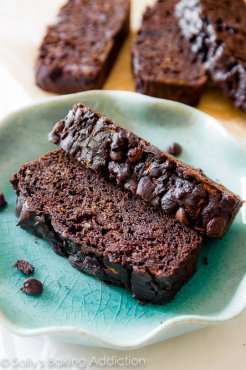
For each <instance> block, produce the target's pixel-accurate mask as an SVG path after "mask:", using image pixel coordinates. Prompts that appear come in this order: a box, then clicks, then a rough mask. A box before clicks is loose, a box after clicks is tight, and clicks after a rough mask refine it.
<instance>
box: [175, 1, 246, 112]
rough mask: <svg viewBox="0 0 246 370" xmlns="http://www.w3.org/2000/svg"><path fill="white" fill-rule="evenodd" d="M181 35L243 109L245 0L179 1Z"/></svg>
mask: <svg viewBox="0 0 246 370" xmlns="http://www.w3.org/2000/svg"><path fill="white" fill-rule="evenodd" d="M176 15H177V17H178V18H179V23H180V27H181V29H182V31H183V34H184V35H185V36H186V38H187V39H188V40H189V41H190V43H191V47H192V50H193V52H194V53H195V54H196V55H197V54H199V55H200V58H201V61H202V62H203V63H204V67H205V68H206V69H207V70H208V72H209V74H210V76H211V78H212V80H213V81H214V82H215V83H216V84H218V85H220V86H221V87H222V89H223V90H224V92H225V94H226V95H228V96H229V97H230V98H231V99H232V100H233V102H234V104H235V105H236V106H237V107H238V108H240V109H241V110H243V111H246V47H245V43H246V3H245V2H244V0H233V1H229V0H220V1H219V2H216V1H214V0H181V1H179V3H178V4H177V6H176Z"/></svg>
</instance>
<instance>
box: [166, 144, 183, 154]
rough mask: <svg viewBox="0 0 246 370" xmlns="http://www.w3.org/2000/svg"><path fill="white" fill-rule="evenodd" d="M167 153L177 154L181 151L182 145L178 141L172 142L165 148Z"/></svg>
mask: <svg viewBox="0 0 246 370" xmlns="http://www.w3.org/2000/svg"><path fill="white" fill-rule="evenodd" d="M166 151H167V152H168V153H169V154H172V155H174V156H178V155H179V154H181V152H182V147H181V145H179V144H178V143H172V144H170V145H169V146H168V147H167V150H166Z"/></svg>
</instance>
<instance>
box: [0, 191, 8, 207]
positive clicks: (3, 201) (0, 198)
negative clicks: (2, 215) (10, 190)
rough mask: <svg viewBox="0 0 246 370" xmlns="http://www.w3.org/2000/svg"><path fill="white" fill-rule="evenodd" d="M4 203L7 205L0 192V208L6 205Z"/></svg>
mask: <svg viewBox="0 0 246 370" xmlns="http://www.w3.org/2000/svg"><path fill="white" fill-rule="evenodd" d="M6 205H7V202H6V200H5V198H4V195H3V193H0V209H3V208H4V207H6Z"/></svg>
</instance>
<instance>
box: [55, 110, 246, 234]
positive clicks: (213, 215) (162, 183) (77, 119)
mask: <svg viewBox="0 0 246 370" xmlns="http://www.w3.org/2000/svg"><path fill="white" fill-rule="evenodd" d="M49 139H50V140H51V141H52V142H53V143H54V144H56V145H58V146H60V147H61V148H63V149H64V150H65V151H67V152H68V153H69V154H70V155H71V156H73V157H75V158H76V159H77V160H78V161H79V162H81V163H83V164H84V165H85V166H87V167H88V168H91V169H92V170H94V171H96V172H101V173H102V174H103V175H104V176H105V177H106V178H110V179H111V180H114V181H115V182H116V183H117V184H119V185H121V186H122V187H124V188H125V189H127V190H128V191H130V192H131V193H132V194H136V195H138V196H139V197H141V198H142V199H144V200H145V201H146V202H148V203H150V204H152V205H153V206H155V207H156V208H159V209H161V210H162V211H164V212H165V213H166V214H168V215H174V216H176V218H177V219H178V220H179V221H180V222H182V223H183V224H185V225H189V226H190V227H192V228H194V229H195V230H198V231H200V232H201V233H203V234H206V235H208V236H210V237H219V238H221V237H222V236H223V235H224V234H225V232H226V231H227V229H228V228H229V226H230V225H231V223H232V221H233V219H234V218H235V216H236V214H237V212H238V210H239V209H240V207H241V205H242V201H241V199H240V198H239V197H238V196H236V195H234V194H233V193H232V192H230V191H229V190H227V189H226V188H225V187H223V186H222V185H219V184H217V183H215V182H214V181H212V180H210V179H209V178H207V177H206V176H205V175H204V173H203V172H202V171H201V170H196V169H194V168H192V167H190V166H189V165H187V164H185V163H183V162H181V161H179V160H177V159H176V158H175V157H173V156H172V155H170V154H168V153H166V152H162V151H161V150H159V149H158V148H156V147H155V146H153V145H151V144H150V143H148V142H147V141H145V140H144V139H142V138H140V137H139V136H137V135H135V134H133V133H132V132H129V131H127V130H126V129H124V128H122V127H120V126H118V125H117V124H115V123H114V122H113V121H111V120H110V119H108V118H107V117H105V116H103V115H101V114H99V113H97V112H95V111H94V110H92V109H91V108H89V107H87V106H85V105H83V104H77V105H75V106H74V107H73V109H72V110H71V111H70V112H69V113H68V115H67V117H66V118H65V119H62V120H61V121H59V122H58V123H57V124H56V125H55V127H54V129H53V131H52V132H51V133H50V135H49ZM81 181H82V180H81Z"/></svg>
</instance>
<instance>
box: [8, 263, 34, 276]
mask: <svg viewBox="0 0 246 370" xmlns="http://www.w3.org/2000/svg"><path fill="white" fill-rule="evenodd" d="M13 267H14V268H17V269H18V270H19V271H20V272H22V273H23V274H24V275H30V274H33V273H34V266H33V265H31V263H29V262H27V261H25V260H18V261H16V262H15V264H14V265H13Z"/></svg>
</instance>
